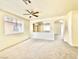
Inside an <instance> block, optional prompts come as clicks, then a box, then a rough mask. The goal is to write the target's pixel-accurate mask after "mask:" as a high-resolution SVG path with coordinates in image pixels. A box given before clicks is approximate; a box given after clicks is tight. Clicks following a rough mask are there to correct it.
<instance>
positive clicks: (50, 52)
mask: <svg viewBox="0 0 79 59" xmlns="http://www.w3.org/2000/svg"><path fill="white" fill-rule="evenodd" d="M0 59H77V48H74V47H71V46H70V45H68V44H67V43H65V42H63V41H62V40H54V41H53V40H35V39H28V40H26V41H24V42H22V43H20V44H18V45H16V46H14V47H11V48H9V49H6V50H4V51H2V52H0Z"/></svg>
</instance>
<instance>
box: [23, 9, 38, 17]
mask: <svg viewBox="0 0 79 59" xmlns="http://www.w3.org/2000/svg"><path fill="white" fill-rule="evenodd" d="M26 11H27V12H28V14H24V15H29V18H31V17H32V16H34V17H38V15H37V14H38V13H39V12H38V11H36V12H34V11H30V10H26Z"/></svg>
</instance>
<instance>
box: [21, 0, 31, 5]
mask: <svg viewBox="0 0 79 59" xmlns="http://www.w3.org/2000/svg"><path fill="white" fill-rule="evenodd" d="M23 2H24V3H25V4H28V3H31V1H30V0H23Z"/></svg>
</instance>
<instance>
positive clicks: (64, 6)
mask: <svg viewBox="0 0 79 59" xmlns="http://www.w3.org/2000/svg"><path fill="white" fill-rule="evenodd" d="M31 1H32V3H31V4H28V5H26V4H25V3H24V2H23V1H22V0H0V9H3V10H6V11H9V12H11V13H14V14H16V15H19V16H21V17H25V18H28V16H24V15H23V14H24V13H25V12H26V11H25V9H32V10H35V11H39V12H40V14H39V17H38V19H40V18H48V17H53V16H60V15H64V14H66V13H67V12H69V11H70V10H73V9H77V0H31ZM34 19H37V18H34Z"/></svg>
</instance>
